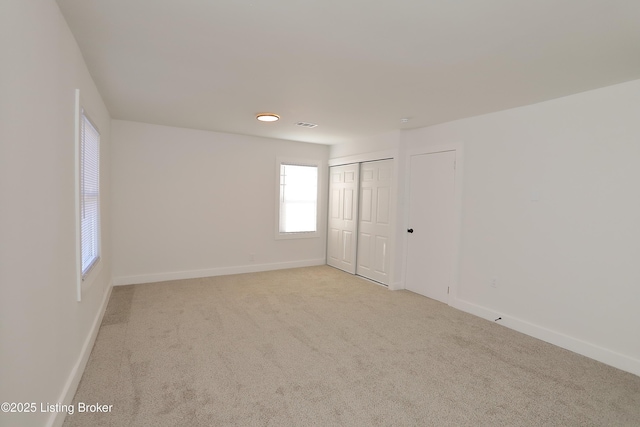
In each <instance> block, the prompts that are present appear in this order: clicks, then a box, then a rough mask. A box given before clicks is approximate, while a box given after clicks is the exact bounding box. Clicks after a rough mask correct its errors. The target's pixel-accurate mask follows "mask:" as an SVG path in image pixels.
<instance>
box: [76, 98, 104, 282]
mask: <svg viewBox="0 0 640 427" xmlns="http://www.w3.org/2000/svg"><path fill="white" fill-rule="evenodd" d="M80 253H81V262H82V278H83V279H84V277H85V276H86V275H87V273H88V272H89V270H91V267H93V266H94V265H95V264H96V262H98V259H100V133H99V132H98V129H96V127H95V126H94V125H93V123H91V120H89V118H88V117H87V116H86V115H85V112H84V110H82V115H81V118H80Z"/></svg>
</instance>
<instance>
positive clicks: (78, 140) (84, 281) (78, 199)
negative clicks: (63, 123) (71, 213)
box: [74, 89, 103, 302]
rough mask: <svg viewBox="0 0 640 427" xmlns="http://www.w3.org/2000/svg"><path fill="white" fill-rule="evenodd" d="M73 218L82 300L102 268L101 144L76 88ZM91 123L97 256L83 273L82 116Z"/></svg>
mask: <svg viewBox="0 0 640 427" xmlns="http://www.w3.org/2000/svg"><path fill="white" fill-rule="evenodd" d="M75 101H76V102H75V138H74V139H75V144H74V145H75V156H74V157H75V219H76V274H77V280H76V283H77V285H76V297H77V301H78V302H80V301H82V293H83V291H86V290H87V288H88V287H90V286H91V284H92V283H93V282H94V281H95V279H96V277H97V275H98V274H99V273H100V271H101V270H102V264H103V263H102V215H101V214H102V208H101V203H100V202H101V199H102V194H101V193H102V188H101V187H102V185H101V182H100V181H101V180H100V177H101V174H102V173H101V168H100V166H101V156H100V154H101V153H102V144H101V140H100V139H101V134H100V129H99V128H98V126H97V125H96V122H95V121H94V120H93V119H92V116H91V114H90V112H89V111H88V110H87V108H86V107H85V106H83V104H82V100H81V97H80V90H79V89H76V99H75ZM84 117H86V119H87V120H88V121H89V122H90V123H91V125H92V126H93V127H94V128H95V130H96V131H97V132H98V138H99V139H98V195H97V198H98V204H97V209H98V211H97V216H98V218H97V221H98V224H97V236H96V237H97V257H96V259H95V260H94V261H93V262H92V263H91V264H90V265H89V267H88V268H87V269H86V271H85V272H84V274H83V271H82V231H81V228H82V214H81V209H82V191H81V188H80V186H81V164H80V163H81V161H82V155H81V148H82V135H81V130H82V125H83V118H84Z"/></svg>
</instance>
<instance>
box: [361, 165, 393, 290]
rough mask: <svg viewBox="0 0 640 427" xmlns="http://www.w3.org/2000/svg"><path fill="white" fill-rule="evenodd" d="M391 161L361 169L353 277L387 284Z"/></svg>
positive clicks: (389, 254) (389, 255) (362, 166)
mask: <svg viewBox="0 0 640 427" xmlns="http://www.w3.org/2000/svg"><path fill="white" fill-rule="evenodd" d="M392 168H393V161H392V160H379V161H375V162H366V163H362V164H361V165H360V206H359V208H360V209H359V218H360V221H359V222H358V258H357V260H358V262H357V267H356V274H357V275H359V276H363V277H367V278H369V279H371V280H375V281H376V282H380V283H382V284H385V285H388V284H389V263H390V262H389V261H390V257H391V252H390V250H389V240H390V236H391V220H390V214H391V176H392V173H391V172H392Z"/></svg>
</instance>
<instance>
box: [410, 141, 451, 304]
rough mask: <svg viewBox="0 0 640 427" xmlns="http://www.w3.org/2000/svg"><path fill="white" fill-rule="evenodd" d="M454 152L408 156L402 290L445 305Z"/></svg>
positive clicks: (448, 273) (447, 289)
mask: <svg viewBox="0 0 640 427" xmlns="http://www.w3.org/2000/svg"><path fill="white" fill-rule="evenodd" d="M455 159H456V152H455V151H445V152H440V153H430V154H420V155H414V156H411V165H410V174H411V175H410V181H409V186H410V188H409V223H408V229H407V232H408V236H407V240H408V248H407V265H406V277H405V287H406V289H408V290H410V291H413V292H416V293H419V294H422V295H425V296H427V297H429V298H433V299H436V300H438V301H442V302H445V303H446V302H448V299H449V298H448V297H449V295H448V294H449V286H450V284H451V279H452V277H453V265H454V264H453V263H454V261H453V260H454V253H453V250H454V214H455V199H454V194H455Z"/></svg>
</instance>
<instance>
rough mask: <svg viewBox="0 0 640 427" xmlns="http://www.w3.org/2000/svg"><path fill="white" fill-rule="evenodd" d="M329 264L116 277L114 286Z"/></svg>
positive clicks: (309, 261) (316, 262)
mask: <svg viewBox="0 0 640 427" xmlns="http://www.w3.org/2000/svg"><path fill="white" fill-rule="evenodd" d="M326 263H327V260H326V259H325V258H318V259H307V260H302V261H290V262H276V263H271V264H250V265H237V266H232V267H216V268H207V269H203V270H189V271H172V272H166V273H151V274H140V275H136V276H120V277H114V279H113V284H114V286H123V285H136V284H141V283H154V282H165V281H167V280H182V279H198V278H201V277H212V276H226V275H229V274H242V273H256V272H259V271H271V270H284V269H287V268H299V267H312V266H316V265H324V264H326Z"/></svg>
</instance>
